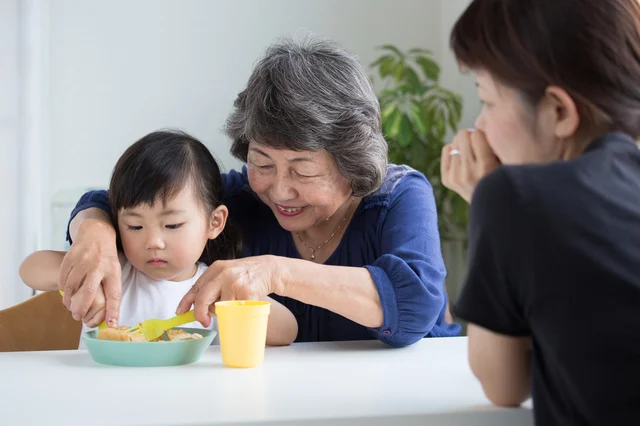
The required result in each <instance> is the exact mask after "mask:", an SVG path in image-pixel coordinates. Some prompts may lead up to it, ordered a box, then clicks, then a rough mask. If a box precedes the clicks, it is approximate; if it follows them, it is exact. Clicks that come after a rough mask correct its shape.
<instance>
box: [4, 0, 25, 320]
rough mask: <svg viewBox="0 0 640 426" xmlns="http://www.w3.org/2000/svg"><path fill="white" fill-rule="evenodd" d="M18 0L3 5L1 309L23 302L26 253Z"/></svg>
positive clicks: (6, 0)
mask: <svg viewBox="0 0 640 426" xmlns="http://www.w3.org/2000/svg"><path fill="white" fill-rule="evenodd" d="M19 21H20V20H19V8H18V0H3V1H2V2H0V40H2V43H0V149H1V152H2V155H0V203H1V204H0V224H2V228H3V229H2V233H1V235H2V237H1V239H0V309H3V308H5V307H7V306H11V305H13V304H14V303H16V302H17V301H20V300H23V299H24V298H25V297H27V296H28V294H30V291H29V290H28V289H27V288H26V287H25V286H23V285H20V279H19V277H18V265H19V262H20V260H21V256H22V252H23V250H24V242H23V238H21V237H22V233H21V226H22V222H21V220H20V219H21V214H20V213H21V203H22V197H21V189H22V188H21V184H20V181H21V179H20V177H21V175H20V164H21V153H20V149H19V147H20V143H19V141H20V139H21V136H22V135H21V119H22V118H23V117H22V115H21V114H20V113H19V107H20V102H19V99H20V97H19V94H20V88H19V87H20V79H19V62H20V56H19V54H18V51H19V36H18V34H19V25H18V22H19Z"/></svg>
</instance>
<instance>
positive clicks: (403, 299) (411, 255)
mask: <svg viewBox="0 0 640 426" xmlns="http://www.w3.org/2000/svg"><path fill="white" fill-rule="evenodd" d="M389 203H390V207H389V209H388V211H387V214H386V217H385V218H384V220H383V221H382V225H381V227H380V230H379V234H380V238H381V251H382V254H381V256H380V257H379V258H378V259H377V260H376V261H375V262H374V263H373V264H372V265H366V266H365V268H366V269H367V270H368V271H369V273H370V274H371V277H372V278H373V281H374V282H375V285H376V288H377V289H378V294H379V296H380V303H381V305H382V310H383V314H384V320H383V324H382V326H381V327H380V328H377V329H370V332H371V333H373V334H374V335H375V337H376V338H377V339H379V340H380V341H382V342H384V343H387V344H389V345H391V346H407V345H410V344H413V343H415V342H417V341H418V340H420V339H422V338H423V337H425V336H426V335H428V334H429V333H430V332H431V331H432V329H433V328H434V326H435V325H436V323H437V322H439V321H442V318H443V316H444V312H445V310H446V303H447V297H446V292H445V289H444V279H445V276H446V269H445V265H444V260H443V258H442V252H441V249H440V236H439V232H438V218H437V211H436V205H435V199H434V196H433V191H432V188H431V185H430V184H429V182H428V181H427V180H426V178H425V177H424V176H423V175H421V174H418V173H412V174H408V175H407V176H406V177H405V178H404V179H403V180H402V181H401V182H400V183H398V184H397V186H396V188H395V189H394V191H393V193H392V196H391V199H390V201H389ZM453 326H455V327H459V326H458V325H457V324H454V325H453Z"/></svg>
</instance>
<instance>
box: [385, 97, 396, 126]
mask: <svg viewBox="0 0 640 426" xmlns="http://www.w3.org/2000/svg"><path fill="white" fill-rule="evenodd" d="M397 110H398V107H397V105H396V103H395V102H389V103H388V104H387V105H385V107H384V108H383V110H382V114H381V119H382V121H383V122H385V121H387V119H388V118H389V117H390V116H391V114H392V113H393V112H394V111H397Z"/></svg>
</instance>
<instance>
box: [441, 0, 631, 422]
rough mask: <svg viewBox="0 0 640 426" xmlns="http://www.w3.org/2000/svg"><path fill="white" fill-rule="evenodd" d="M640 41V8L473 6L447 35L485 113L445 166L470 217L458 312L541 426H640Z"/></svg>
mask: <svg viewBox="0 0 640 426" xmlns="http://www.w3.org/2000/svg"><path fill="white" fill-rule="evenodd" d="M639 31H640V6H639V5H638V2H637V1H636V0H536V1H531V0H475V1H473V2H472V3H471V4H470V6H469V7H468V9H467V10H466V11H465V12H464V14H463V15H462V16H461V17H460V19H459V20H458V22H457V23H456V25H455V27H454V29H453V32H452V35H451V47H452V49H453V51H454V53H455V55H456V57H457V59H458V61H459V63H460V64H461V66H462V67H463V68H465V69H468V70H470V71H472V72H473V73H474V74H475V76H476V79H477V86H478V93H479V97H480V99H481V100H482V102H483V108H482V111H481V113H480V115H479V116H478V118H477V121H476V130H475V131H462V132H460V133H459V134H458V135H457V136H456V137H455V139H454V141H453V143H452V144H450V145H449V146H447V147H446V148H445V149H444V150H443V153H442V179H443V182H444V183H445V185H446V186H448V187H449V188H451V189H453V190H455V191H456V192H458V193H459V194H460V195H461V196H463V197H464V198H465V199H466V200H467V201H468V202H470V203H471V206H470V217H471V220H470V226H469V270H468V278H467V281H466V284H465V287H464V289H463V292H462V294H461V296H460V298H459V300H458V301H457V303H456V304H455V305H454V310H453V312H454V314H455V315H457V316H458V317H460V318H462V319H465V320H467V321H469V328H468V335H469V361H470V364H471V368H472V370H473V372H474V374H475V375H476V376H477V377H478V379H479V380H480V382H481V383H482V386H483V388H484V391H485V393H486V395H487V396H488V398H489V399H490V400H491V401H493V402H494V403H496V404H498V405H519V404H520V403H522V402H523V401H524V400H526V399H527V398H528V397H529V395H530V393H531V394H532V395H533V404H534V411H535V418H536V423H537V424H539V425H545V426H547V425H620V424H640V150H638V148H637V147H636V145H635V143H634V142H635V140H637V139H638V137H639V136H640V34H639Z"/></svg>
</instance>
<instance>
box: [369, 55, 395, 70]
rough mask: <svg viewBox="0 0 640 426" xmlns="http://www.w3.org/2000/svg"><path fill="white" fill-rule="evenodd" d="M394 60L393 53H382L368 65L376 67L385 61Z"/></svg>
mask: <svg viewBox="0 0 640 426" xmlns="http://www.w3.org/2000/svg"><path fill="white" fill-rule="evenodd" d="M395 60H396V58H395V56H393V55H382V56H380V57H379V58H378V59H376V60H375V61H373V62H372V63H371V65H369V66H370V67H372V68H376V67H378V66H380V65H382V64H383V63H385V62H393V61H395Z"/></svg>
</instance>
